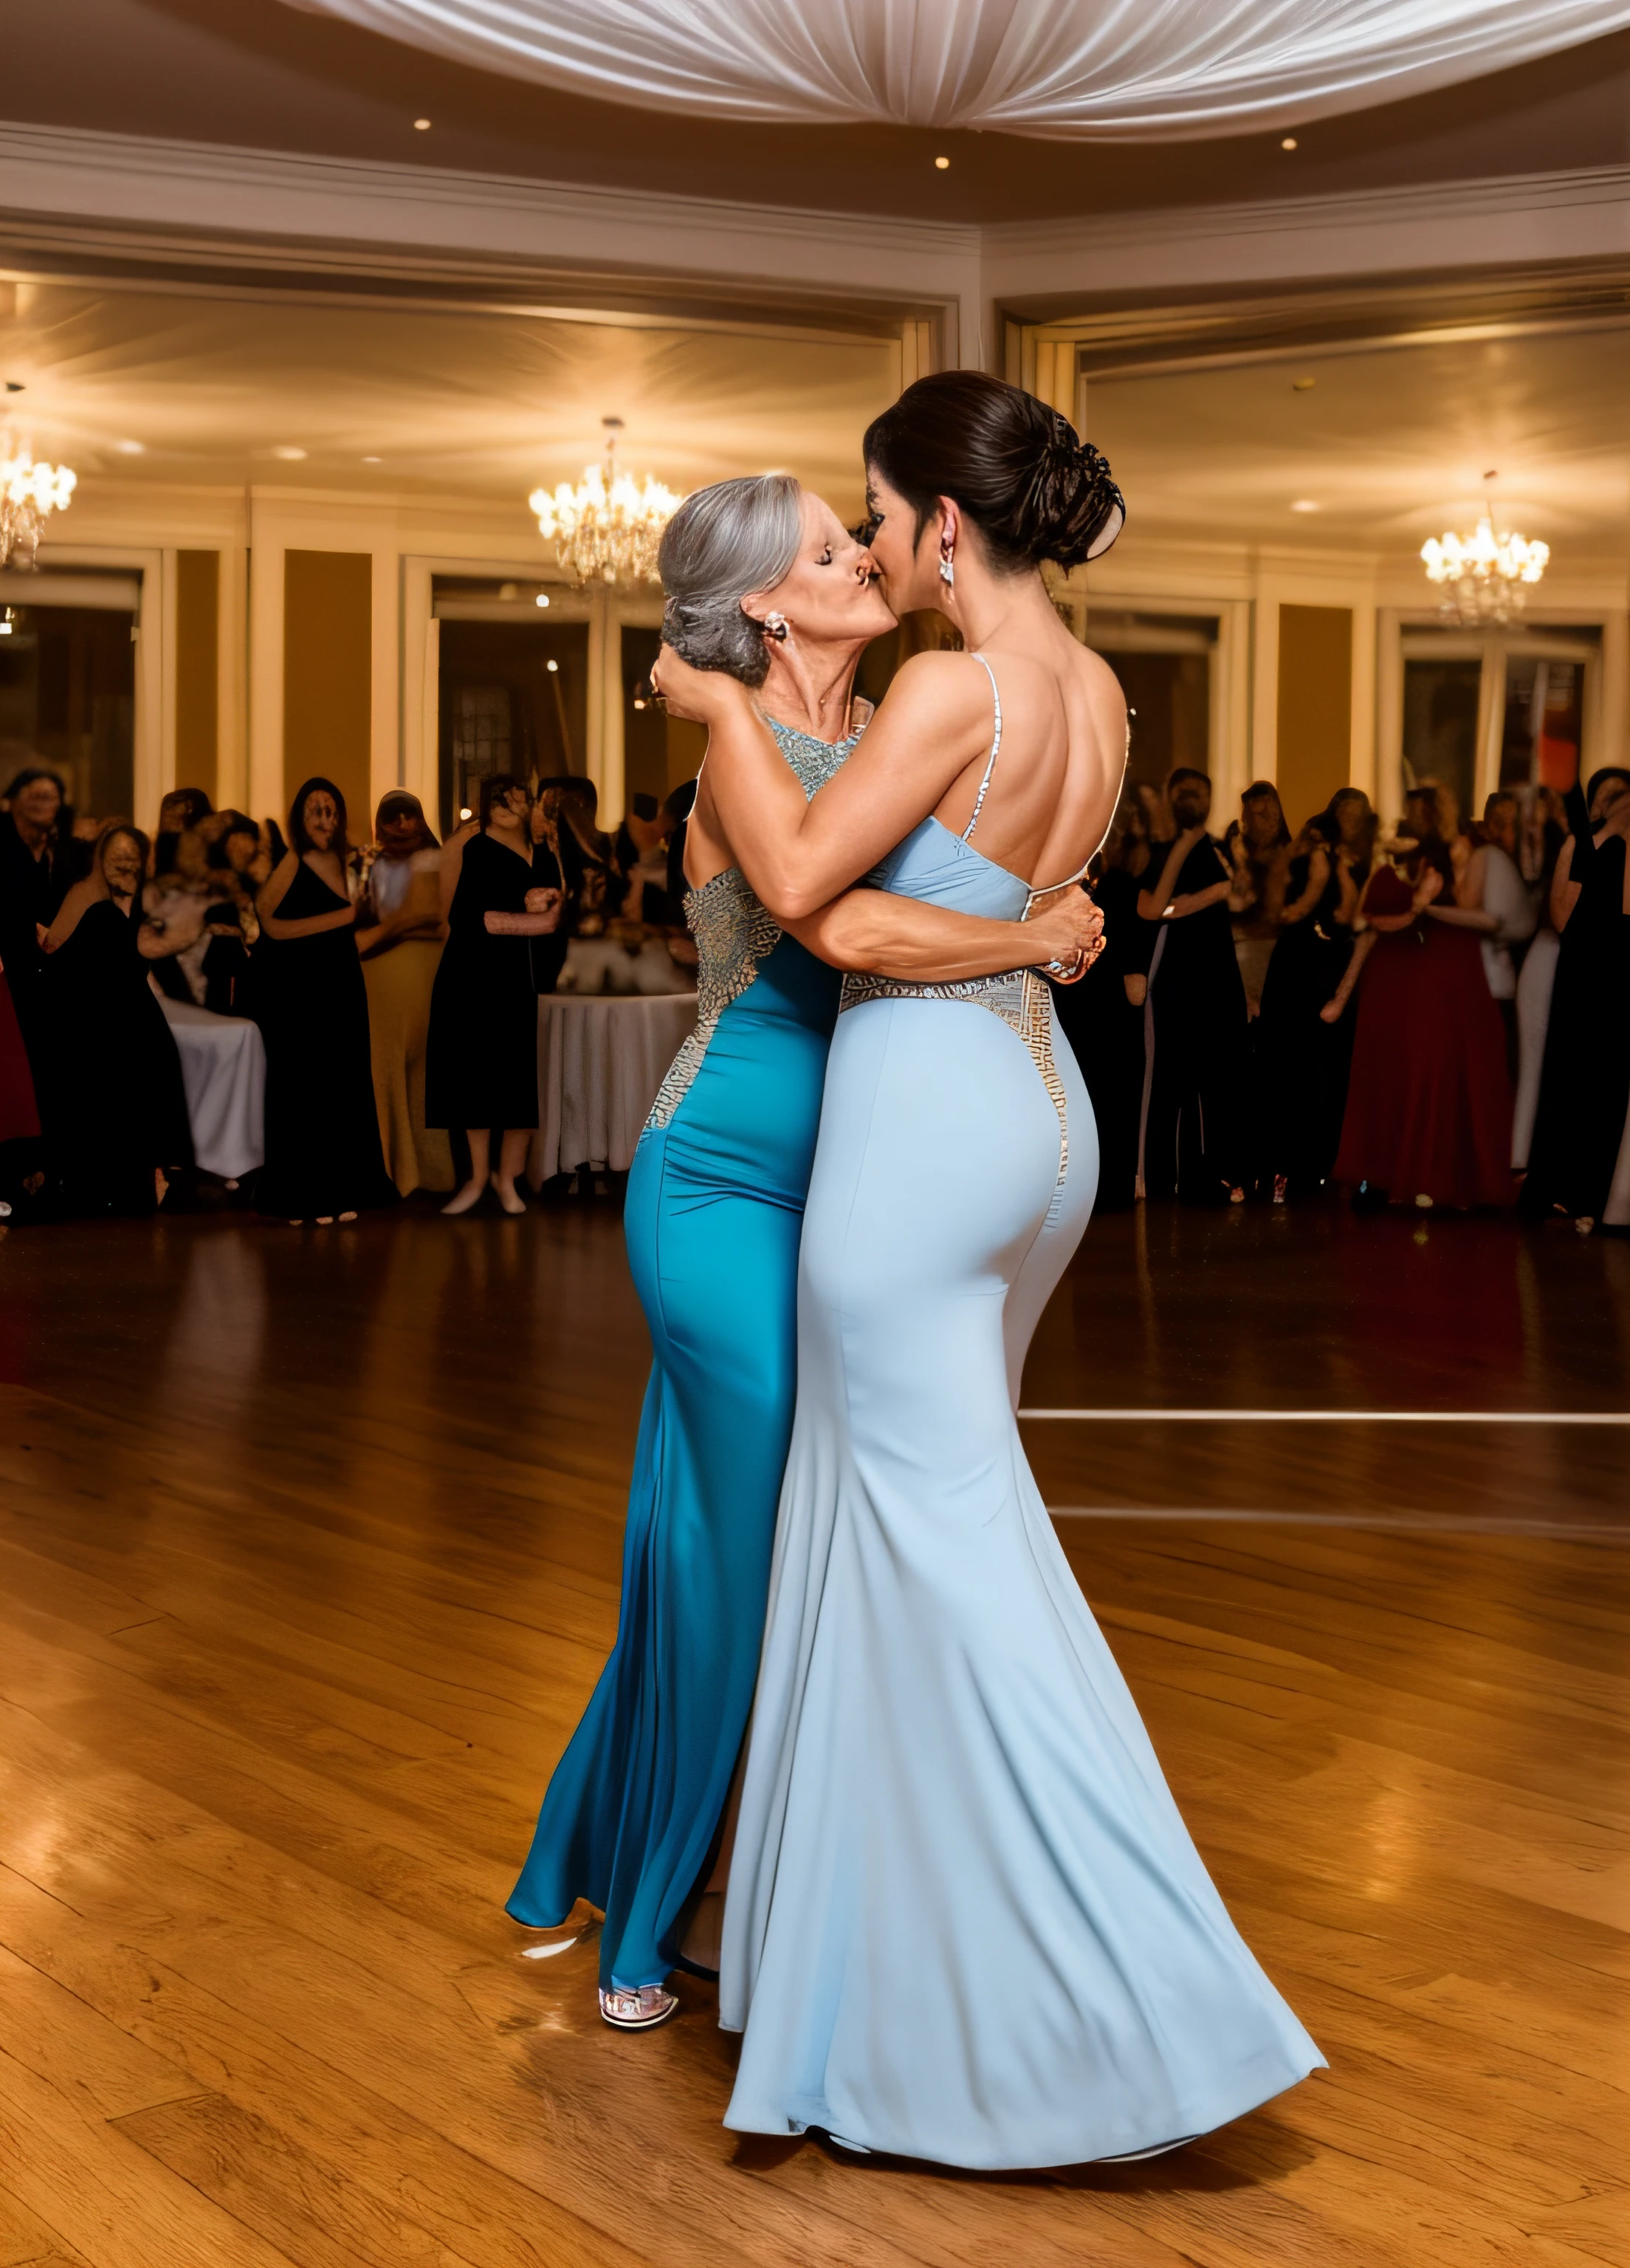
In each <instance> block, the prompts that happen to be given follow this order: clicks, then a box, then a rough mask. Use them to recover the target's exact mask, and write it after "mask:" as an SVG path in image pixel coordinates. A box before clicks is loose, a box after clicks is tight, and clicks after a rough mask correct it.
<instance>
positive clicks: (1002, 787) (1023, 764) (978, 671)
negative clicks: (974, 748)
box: [935, 617, 1127, 891]
mask: <svg viewBox="0 0 1630 2268" xmlns="http://www.w3.org/2000/svg"><path fill="white" fill-rule="evenodd" d="M938 659H940V660H941V661H942V664H943V666H949V667H954V668H956V669H958V671H960V672H963V673H965V674H966V677H967V678H968V680H969V681H970V682H969V683H968V685H967V687H966V689H965V690H964V694H963V697H964V699H973V700H976V701H977V700H979V699H980V698H981V697H982V699H983V703H984V706H985V708H986V710H987V711H988V712H989V715H990V720H991V725H992V729H993V738H994V735H995V718H996V709H997V704H998V703H999V704H1000V712H1001V742H1000V747H999V749H998V752H997V755H996V759H995V763H994V764H989V769H988V781H987V766H988V755H986V756H981V757H980V758H979V759H978V760H977V761H976V762H971V763H969V764H967V765H966V766H965V767H964V769H963V770H962V771H961V772H960V773H959V774H958V777H957V779H956V780H955V781H954V782H953V784H951V787H950V788H949V789H948V790H947V791H946V792H945V794H944V795H943V798H942V799H941V800H940V803H939V805H938V806H937V807H936V813H935V816H936V818H937V819H938V820H939V821H941V823H942V824H943V826H945V827H948V828H950V829H951V832H952V833H953V834H956V835H961V834H964V833H965V832H966V830H967V828H968V824H969V821H970V820H971V819H972V817H973V812H974V807H975V804H976V802H977V803H978V804H979V834H978V840H979V847H980V850H981V851H983V852H984V854H985V856H986V857H987V858H990V859H992V860H993V861H994V862H995V864H996V865H1000V866H1005V867H1006V868H1007V869H1008V870H1009V871H1010V873H1015V874H1017V875H1019V876H1021V877H1022V878H1023V879H1024V880H1026V881H1028V882H1029V883H1030V884H1031V885H1032V888H1034V889H1037V890H1039V891H1046V889H1048V888H1049V887H1055V886H1057V885H1059V884H1061V883H1062V882H1063V881H1065V880H1073V879H1074V878H1075V877H1076V876H1077V875H1078V874H1079V873H1080V872H1081V870H1082V869H1083V867H1084V866H1085V865H1086V864H1087V861H1088V860H1089V859H1090V858H1091V856H1092V854H1093V852H1094V851H1096V850H1097V849H1098V845H1099V843H1102V841H1103V840H1104V837H1105V835H1106V834H1107V833H1108V832H1109V825H1110V821H1111V819H1112V817H1113V815H1114V810H1115V805H1116V802H1117V800H1118V799H1119V797H1120V784H1121V777H1122V775H1123V773H1124V772H1125V770H1126V755H1127V708H1126V701H1125V698H1124V696H1123V695H1122V693H1121V690H1120V685H1119V684H1118V683H1117V681H1116V679H1115V675H1114V673H1113V671H1112V669H1111V668H1110V667H1109V665H1108V664H1107V663H1106V662H1105V661H1104V660H1103V659H1101V658H1100V657H1099V656H1098V654H1096V653H1094V652H1091V651H1090V648H1088V647H1086V646H1083V645H1082V644H1079V643H1078V642H1077V641H1076V639H1075V638H1074V637H1071V636H1070V634H1069V632H1068V630H1066V629H1065V628H1064V625H1063V624H1062V623H1061V622H1058V621H1057V619H1056V617H1054V618H1053V619H1052V621H1051V622H1046V621H1044V622H1040V623H1036V622H1032V621H1028V620H1027V621H1024V622H1021V623H1018V624H1015V625H1013V626H1012V628H1011V630H1009V629H1008V628H1007V627H1006V626H1004V631H1003V634H1002V636H1001V637H996V638H993V639H991V640H990V641H988V643H987V644H984V645H982V646H981V647H980V649H979V651H978V653H977V654H966V655H951V654H947V655H945V656H943V657H939V658H938ZM981 662H982V663H983V665H984V666H983V667H981V666H980V665H981ZM987 671H988V674H986V673H987ZM993 682H994V693H993ZM981 786H983V791H984V792H983V800H982V802H981V801H980V790H981Z"/></svg>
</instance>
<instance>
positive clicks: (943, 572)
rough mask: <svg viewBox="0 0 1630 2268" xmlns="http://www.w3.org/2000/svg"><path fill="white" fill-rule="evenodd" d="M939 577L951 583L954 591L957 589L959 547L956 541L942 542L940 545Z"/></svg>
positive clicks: (944, 581) (942, 580) (943, 581)
mask: <svg viewBox="0 0 1630 2268" xmlns="http://www.w3.org/2000/svg"><path fill="white" fill-rule="evenodd" d="M939 578H940V581H941V582H942V583H947V584H949V585H951V589H952V590H953V591H954V590H955V589H956V587H957V547H956V545H955V544H954V543H942V544H941V545H940V548H939Z"/></svg>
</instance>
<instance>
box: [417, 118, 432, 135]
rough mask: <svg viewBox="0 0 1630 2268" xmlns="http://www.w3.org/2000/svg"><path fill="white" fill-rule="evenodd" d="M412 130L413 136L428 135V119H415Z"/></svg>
mask: <svg viewBox="0 0 1630 2268" xmlns="http://www.w3.org/2000/svg"><path fill="white" fill-rule="evenodd" d="M413 130H414V132H415V134H428V133H429V132H430V120H429V119H428V118H415V120H414V122H413Z"/></svg>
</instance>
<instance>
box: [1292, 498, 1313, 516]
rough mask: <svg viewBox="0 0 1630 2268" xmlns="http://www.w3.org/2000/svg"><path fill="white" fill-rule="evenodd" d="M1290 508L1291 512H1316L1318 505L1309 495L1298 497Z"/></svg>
mask: <svg viewBox="0 0 1630 2268" xmlns="http://www.w3.org/2000/svg"><path fill="white" fill-rule="evenodd" d="M1290 509H1291V511H1292V512H1317V511H1318V504H1316V503H1315V502H1314V500H1313V498H1312V497H1297V498H1296V502H1295V503H1294V504H1292V505H1291V507H1290Z"/></svg>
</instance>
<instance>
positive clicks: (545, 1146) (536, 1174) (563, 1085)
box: [527, 992, 696, 1187]
mask: <svg viewBox="0 0 1630 2268" xmlns="http://www.w3.org/2000/svg"><path fill="white" fill-rule="evenodd" d="M695 1021H696V995H695V994H694V992H673V993H668V994H660V993H658V994H653V995H650V996H648V997H645V998H638V997H635V998H628V997H627V996H625V997H623V998H616V997H615V996H614V995H606V996H598V997H597V996H588V997H584V996H583V995H581V994H573V993H569V992H556V993H545V994H544V995H542V996H541V997H540V999H539V1002H538V1131H537V1133H536V1134H535V1135H534V1136H533V1137H532V1150H531V1153H530V1155H529V1158H528V1161H527V1171H528V1174H529V1175H530V1177H531V1179H532V1183H533V1185H534V1187H536V1186H537V1185H539V1184H540V1183H542V1182H547V1181H548V1180H549V1179H550V1178H551V1177H552V1176H553V1175H555V1174H566V1173H570V1172H572V1171H573V1170H574V1169H575V1168H576V1167H579V1166H595V1167H609V1169H610V1170H611V1171H612V1172H613V1173H614V1174H621V1173H626V1172H627V1171H628V1167H629V1166H630V1165H632V1163H633V1162H634V1150H635V1144H636V1143H637V1142H638V1140H639V1138H640V1129H641V1128H642V1126H643V1125H644V1123H645V1121H646V1118H647V1117H648V1116H649V1115H650V1107H651V1105H652V1103H653V1102H655V1101H656V1100H657V1088H658V1087H659V1086H661V1085H662V1082H663V1079H664V1076H665V1074H666V1072H667V1069H668V1066H669V1064H671V1063H672V1061H673V1058H674V1057H675V1056H676V1055H677V1054H678V1053H679V1048H680V1046H681V1044H682V1043H683V1042H684V1041H685V1040H686V1039H687V1038H688V1037H689V1035H690V1033H691V1030H692V1027H694V1024H695Z"/></svg>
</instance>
